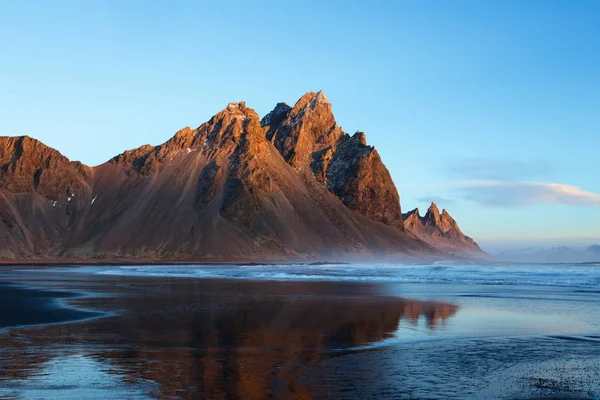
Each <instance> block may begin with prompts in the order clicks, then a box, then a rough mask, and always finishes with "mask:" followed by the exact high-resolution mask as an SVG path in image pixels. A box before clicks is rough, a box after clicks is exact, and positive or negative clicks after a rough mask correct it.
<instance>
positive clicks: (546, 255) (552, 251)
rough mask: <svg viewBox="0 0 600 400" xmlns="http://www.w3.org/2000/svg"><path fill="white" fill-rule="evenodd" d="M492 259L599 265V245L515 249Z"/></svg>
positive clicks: (496, 255)
mask: <svg viewBox="0 0 600 400" xmlns="http://www.w3.org/2000/svg"><path fill="white" fill-rule="evenodd" d="M494 259H495V260H498V261H508V262H531V263H593V262H597V263H600V245H599V244H594V245H591V246H587V247H569V246H557V247H550V248H524V249H516V250H510V251H504V252H501V253H499V254H495V255H494Z"/></svg>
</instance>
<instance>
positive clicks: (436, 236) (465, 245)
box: [402, 202, 488, 258]
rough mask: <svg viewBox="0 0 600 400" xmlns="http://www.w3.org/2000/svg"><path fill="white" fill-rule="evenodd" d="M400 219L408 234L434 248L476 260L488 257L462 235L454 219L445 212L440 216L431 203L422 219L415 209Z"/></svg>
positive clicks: (473, 242) (436, 208)
mask: <svg viewBox="0 0 600 400" xmlns="http://www.w3.org/2000/svg"><path fill="white" fill-rule="evenodd" d="M402 218H403V219H404V226H405V228H406V230H407V231H408V232H411V233H413V234H414V235H415V236H417V237H418V238H419V239H421V240H423V241H424V242H426V243H428V244H430V245H431V246H433V247H435V248H438V249H442V250H445V251H447V252H450V253H457V254H464V255H470V256H475V257H477V258H487V257H488V255H487V254H486V253H485V252H484V251H483V250H481V249H480V248H479V246H478V245H477V243H475V241H473V239H471V238H470V237H468V236H465V235H464V234H463V233H462V231H461V230H460V228H459V227H458V224H457V223H456V221H455V220H454V218H452V217H451V216H450V214H448V212H447V211H446V210H443V211H442V213H441V214H440V210H439V209H438V207H437V205H436V204H435V203H433V202H432V203H431V206H430V207H429V209H428V210H427V213H426V214H425V216H424V217H421V216H420V214H419V209H418V208H415V209H414V210H412V211H409V212H407V213H405V214H403V215H402Z"/></svg>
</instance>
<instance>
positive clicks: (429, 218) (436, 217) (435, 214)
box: [424, 202, 441, 226]
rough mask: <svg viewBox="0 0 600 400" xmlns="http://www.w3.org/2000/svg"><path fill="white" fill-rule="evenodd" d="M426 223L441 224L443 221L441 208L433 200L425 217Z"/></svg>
mask: <svg viewBox="0 0 600 400" xmlns="http://www.w3.org/2000/svg"><path fill="white" fill-rule="evenodd" d="M424 221H425V223H428V224H431V225H436V226H439V225H440V223H441V216H440V210H439V209H438V207H437V205H436V204H435V203H434V202H431V205H430V206H429V208H428V209H427V213H426V214H425V218H424Z"/></svg>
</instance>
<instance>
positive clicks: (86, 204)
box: [0, 92, 437, 259]
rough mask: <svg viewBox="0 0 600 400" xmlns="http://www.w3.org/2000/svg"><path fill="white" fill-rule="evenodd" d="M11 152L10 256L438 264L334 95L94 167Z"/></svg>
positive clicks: (24, 149) (238, 112) (3, 182)
mask: <svg viewBox="0 0 600 400" xmlns="http://www.w3.org/2000/svg"><path fill="white" fill-rule="evenodd" d="M30 141H31V143H30ZM2 144H3V146H2V153H1V155H2V157H1V160H2V164H3V165H4V167H3V169H2V175H1V177H0V200H2V203H3V208H2V210H3V214H2V225H1V226H0V236H1V238H2V239H3V240H2V242H1V243H0V251H2V252H3V253H2V256H4V257H44V258H47V257H78V258H91V257H111V258H139V257H145V258H162V257H169V258H176V259H232V258H236V257H237V258H244V259H252V258H260V259H264V258H268V257H283V256H296V257H306V256H328V257H331V256H337V255H356V254H364V255H374V254H388V255H390V254H416V255H418V254H421V255H422V254H437V251H436V250H435V249H433V248H431V246H428V245H427V244H425V243H423V242H422V241H420V240H418V239H416V238H415V237H414V236H412V235H410V234H407V233H405V232H404V226H403V222H402V217H401V210H400V203H399V197H398V194H397V191H396V188H395V186H394V184H393V182H392V181H391V177H390V175H389V172H388V171H387V169H386V168H385V166H384V165H383V163H382V162H381V159H380V158H379V155H378V154H377V152H376V151H375V149H373V147H371V146H368V145H367V144H366V139H365V136H364V134H363V133H361V132H358V133H356V134H355V135H353V136H350V135H348V134H346V133H345V132H343V130H342V129H341V128H340V127H339V126H337V124H336V122H335V119H334V117H333V114H332V113H331V105H330V104H329V102H328V101H327V98H326V97H325V95H324V94H323V93H322V92H318V93H312V92H311V93H307V94H306V95H305V96H303V97H302V98H301V99H300V100H299V101H298V102H297V103H296V104H295V105H294V107H289V106H287V105H285V104H283V103H280V104H278V105H277V106H276V107H275V109H274V110H273V111H272V112H271V113H269V114H268V115H267V116H265V118H263V119H262V121H261V120H260V118H259V116H258V115H257V114H256V112H255V111H254V110H252V109H251V108H248V107H246V105H245V103H243V102H240V103H230V104H229V105H228V106H227V107H226V108H225V109H224V110H223V111H221V112H219V113H218V114H216V115H215V116H214V117H213V118H211V119H210V120H209V121H208V122H206V123H205V124H202V125H201V126H200V127H198V128H196V129H191V128H189V127H188V128H184V129H182V130H180V131H179V132H177V133H176V134H175V136H174V137H173V138H171V139H170V140H168V141H167V142H165V143H164V144H162V145H159V146H150V145H146V146H142V147H140V148H138V149H134V150H130V151H127V152H124V153H122V154H121V155H119V156H116V157H114V158H113V159H111V160H109V161H108V162H107V163H104V164H102V165H100V166H98V167H94V168H90V167H87V166H84V165H82V164H81V163H78V162H70V161H69V160H68V159H66V157H64V156H62V155H60V153H58V152H57V151H56V150H53V149H50V148H48V147H47V146H44V145H43V144H41V143H40V142H37V141H34V140H33V139H30V138H25V137H23V138H2Z"/></svg>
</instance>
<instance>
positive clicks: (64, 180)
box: [0, 136, 92, 201]
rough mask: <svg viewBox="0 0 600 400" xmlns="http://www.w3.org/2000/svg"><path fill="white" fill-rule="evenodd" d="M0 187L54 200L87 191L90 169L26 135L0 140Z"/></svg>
mask: <svg viewBox="0 0 600 400" xmlns="http://www.w3.org/2000/svg"><path fill="white" fill-rule="evenodd" d="M0 171H1V173H0V188H2V189H6V190H7V191H9V192H12V193H26V192H36V193H38V194H40V195H42V196H44V197H46V198H48V199H49V200H52V201H56V200H58V199H60V198H63V197H71V196H72V195H73V194H75V193H76V192H80V191H81V190H82V189H84V188H88V187H89V185H88V181H89V180H90V177H91V173H92V171H91V168H89V167H86V166H84V165H83V164H81V163H80V162H70V161H69V160H68V159H67V158H66V157H65V156H63V155H62V154H60V153H59V152H58V151H56V150H54V149H52V148H50V147H48V146H46V145H44V144H43V143H41V142H39V141H38V140H35V139H32V138H30V137H29V136H20V137H0Z"/></svg>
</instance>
